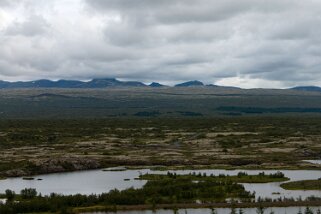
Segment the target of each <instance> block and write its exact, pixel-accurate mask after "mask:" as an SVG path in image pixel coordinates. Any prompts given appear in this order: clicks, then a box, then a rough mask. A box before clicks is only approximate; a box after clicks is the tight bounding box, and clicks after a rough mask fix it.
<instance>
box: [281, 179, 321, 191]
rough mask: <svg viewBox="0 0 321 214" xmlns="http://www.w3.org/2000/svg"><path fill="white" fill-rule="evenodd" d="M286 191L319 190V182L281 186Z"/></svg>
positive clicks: (303, 182) (320, 185)
mask: <svg viewBox="0 0 321 214" xmlns="http://www.w3.org/2000/svg"><path fill="white" fill-rule="evenodd" d="M281 187H282V188H283V189H286V190H321V180H319V179H318V180H302V181H293V182H287V183H284V184H281Z"/></svg>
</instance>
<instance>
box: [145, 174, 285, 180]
mask: <svg viewBox="0 0 321 214" xmlns="http://www.w3.org/2000/svg"><path fill="white" fill-rule="evenodd" d="M139 178H140V179H142V180H149V181H151V180H153V181H155V180H156V181H157V180H166V179H169V178H174V179H175V178H184V179H189V180H192V181H197V182H206V181H212V182H234V183H269V182H282V181H288V180H289V178H287V177H285V176H284V174H283V173H282V172H276V173H274V174H265V173H264V172H261V173H259V174H258V175H248V174H247V173H245V172H239V173H238V174H237V175H235V176H229V175H224V174H220V175H218V176H215V175H213V174H211V175H210V176H207V175H206V174H205V173H204V174H201V173H199V174H196V173H195V172H194V173H190V174H187V175H177V174H175V173H170V172H168V173H167V174H166V175H161V174H144V175H140V177H139Z"/></svg>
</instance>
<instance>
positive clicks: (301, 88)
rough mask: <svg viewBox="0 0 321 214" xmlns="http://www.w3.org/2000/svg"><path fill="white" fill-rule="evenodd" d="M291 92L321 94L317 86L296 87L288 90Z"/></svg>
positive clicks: (320, 89)
mask: <svg viewBox="0 0 321 214" xmlns="http://www.w3.org/2000/svg"><path fill="white" fill-rule="evenodd" d="M290 89H291V90H297V91H315V92H321V88H320V87H318V86H297V87H294V88H290Z"/></svg>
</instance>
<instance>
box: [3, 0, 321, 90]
mask: <svg viewBox="0 0 321 214" xmlns="http://www.w3.org/2000/svg"><path fill="white" fill-rule="evenodd" d="M103 77H117V78H120V79H123V80H139V81H143V82H145V83H149V82H152V81H157V82H161V83H165V84H174V83H177V82H182V81H186V80H194V79H197V80H201V81H203V82H205V83H213V84H218V85H231V86H240V87H244V88H251V87H264V88H284V87H291V86H295V85H319V86H321V1H320V0H304V1H302V0H224V1H223V0H197V1H196V0H50V1H48V0H0V79H2V80H9V81H16V80H35V79H43V78H46V79H53V80H56V79H79V80H89V79H92V78H103Z"/></svg>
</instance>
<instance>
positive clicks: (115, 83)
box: [0, 78, 321, 92]
mask: <svg viewBox="0 0 321 214" xmlns="http://www.w3.org/2000/svg"><path fill="white" fill-rule="evenodd" d="M107 87H154V88H159V87H169V86H166V85H162V84H160V83H158V82H152V83H151V84H149V85H146V84H144V83H142V82H138V81H120V80H118V79H116V78H103V79H92V80H90V81H87V82H85V81H79V80H58V81H52V80H47V79H41V80H35V81H25V82H23V81H17V82H8V81H1V80H0V89H5V88H9V89H10V88H107ZM174 87H223V86H217V85H213V84H210V85H205V84H204V83H202V82H200V81H198V80H193V81H187V82H183V83H179V84H176V85H175V86H174ZM289 89H291V90H297V91H310V92H321V88H320V87H317V86H297V87H294V88H289Z"/></svg>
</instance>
